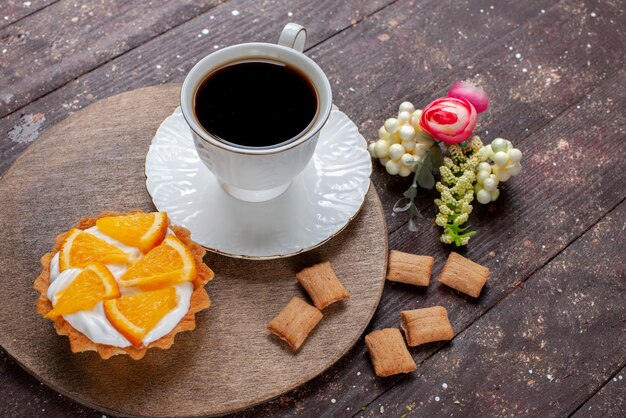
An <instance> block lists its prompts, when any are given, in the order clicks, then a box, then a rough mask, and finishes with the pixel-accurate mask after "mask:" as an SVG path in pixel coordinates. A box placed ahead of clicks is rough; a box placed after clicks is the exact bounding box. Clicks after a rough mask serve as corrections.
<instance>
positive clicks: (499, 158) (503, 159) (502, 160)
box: [493, 151, 509, 167]
mask: <svg viewBox="0 0 626 418" xmlns="http://www.w3.org/2000/svg"><path fill="white" fill-rule="evenodd" d="M508 161H509V155H508V154H507V153H506V152H503V151H498V152H496V153H495V154H494V156H493V162H494V163H496V165H499V166H500V167H502V166H505V165H506V163H507V162H508Z"/></svg>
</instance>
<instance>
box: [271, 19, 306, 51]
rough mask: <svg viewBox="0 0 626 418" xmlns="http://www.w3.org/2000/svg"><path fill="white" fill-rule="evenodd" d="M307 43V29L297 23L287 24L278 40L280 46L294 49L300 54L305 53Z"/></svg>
mask: <svg viewBox="0 0 626 418" xmlns="http://www.w3.org/2000/svg"><path fill="white" fill-rule="evenodd" d="M305 43H306V29H305V28H304V26H301V25H298V24H297V23H287V24H286V25H285V27H284V28H283V31H282V32H281V33H280V38H278V45H282V46H286V47H287V48H293V49H295V50H296V51H298V52H303V51H304V44H305Z"/></svg>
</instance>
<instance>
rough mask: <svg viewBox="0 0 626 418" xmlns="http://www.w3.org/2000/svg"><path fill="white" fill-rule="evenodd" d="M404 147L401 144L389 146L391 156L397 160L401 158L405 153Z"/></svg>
mask: <svg viewBox="0 0 626 418" xmlns="http://www.w3.org/2000/svg"><path fill="white" fill-rule="evenodd" d="M404 152H405V150H404V147H403V146H402V145H400V144H393V145H392V146H390V147H389V158H391V159H392V160H394V161H396V160H399V159H400V157H402V155H403V154H404Z"/></svg>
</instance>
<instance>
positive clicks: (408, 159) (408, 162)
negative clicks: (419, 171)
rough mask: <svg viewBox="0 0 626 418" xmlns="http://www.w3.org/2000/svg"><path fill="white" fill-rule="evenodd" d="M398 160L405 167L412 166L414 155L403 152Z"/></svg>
mask: <svg viewBox="0 0 626 418" xmlns="http://www.w3.org/2000/svg"><path fill="white" fill-rule="evenodd" d="M400 162H401V163H402V165H404V166H406V167H412V166H413V165H414V163H415V157H414V156H412V155H411V154H404V155H403V156H402V157H400Z"/></svg>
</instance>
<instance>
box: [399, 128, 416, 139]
mask: <svg viewBox="0 0 626 418" xmlns="http://www.w3.org/2000/svg"><path fill="white" fill-rule="evenodd" d="M414 136H415V128H414V127H412V126H411V125H402V128H400V138H402V140H403V141H409V140H411V139H413V137H414Z"/></svg>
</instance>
